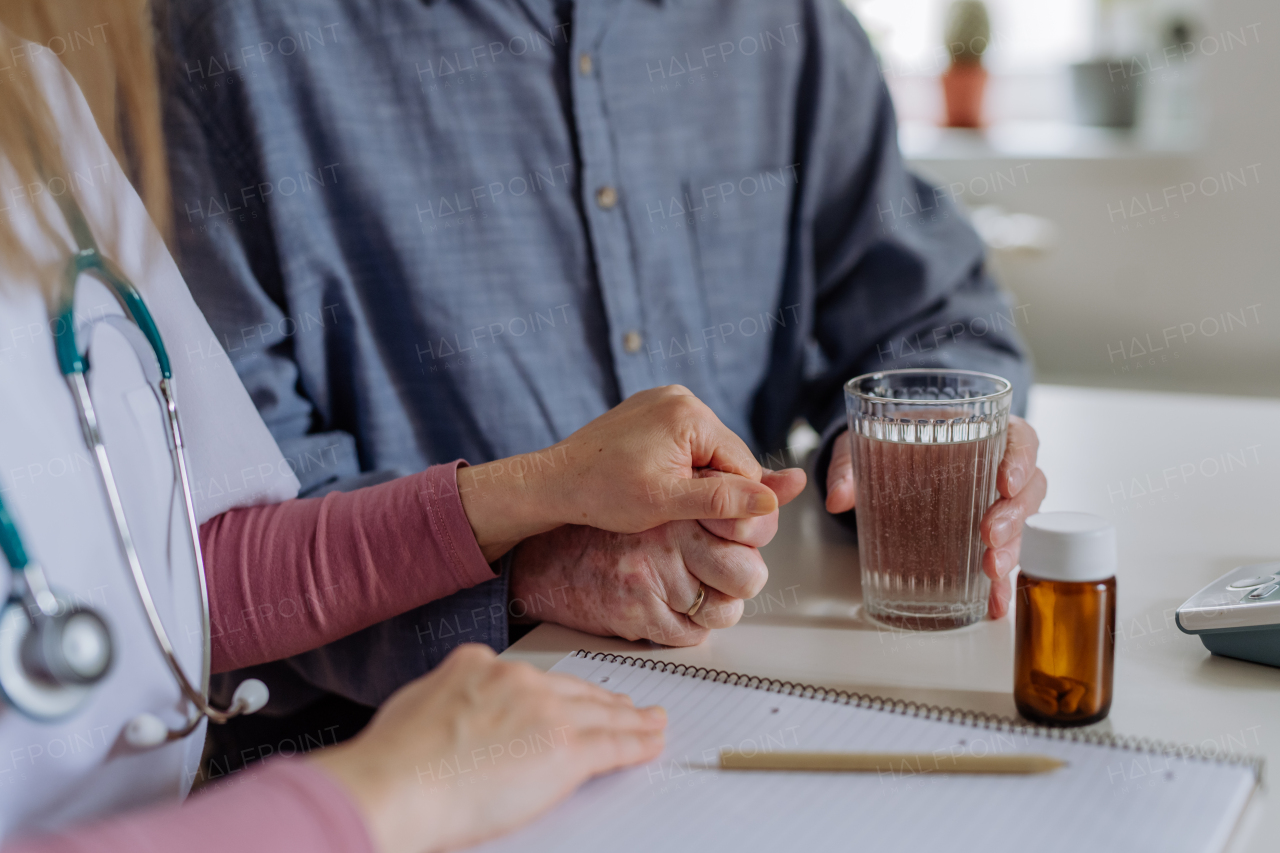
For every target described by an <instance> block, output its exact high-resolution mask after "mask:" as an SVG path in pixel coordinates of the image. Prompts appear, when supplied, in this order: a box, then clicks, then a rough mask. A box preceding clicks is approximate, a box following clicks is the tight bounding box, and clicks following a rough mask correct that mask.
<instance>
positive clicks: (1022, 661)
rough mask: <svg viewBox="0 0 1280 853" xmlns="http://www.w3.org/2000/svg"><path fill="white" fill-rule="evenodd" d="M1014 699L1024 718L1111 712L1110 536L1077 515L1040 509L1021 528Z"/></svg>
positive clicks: (1091, 718)
mask: <svg viewBox="0 0 1280 853" xmlns="http://www.w3.org/2000/svg"><path fill="white" fill-rule="evenodd" d="M1021 567H1022V571H1021V573H1020V574H1019V576H1018V588H1017V592H1016V594H1015V596H1016V609H1017V626H1016V629H1015V631H1016V640H1015V643H1014V663H1013V698H1014V701H1015V702H1016V703H1017V706H1018V712H1019V713H1021V714H1022V716H1024V717H1026V718H1027V719H1028V720H1032V721H1033V722H1037V723H1042V724H1046V725H1051V726H1084V725H1088V724H1089V723H1096V722H1097V721H1098V720H1101V719H1102V718H1103V717H1105V716H1107V714H1108V712H1110V710H1111V682H1112V672H1113V670H1114V666H1115V626H1116V532H1115V528H1114V527H1113V526H1112V525H1111V524H1110V522H1108V521H1106V520H1105V519H1102V518H1099V517H1097V516H1096V515H1089V514H1087V513H1083V512H1044V513H1040V514H1038V515H1033V516H1031V517H1030V518H1028V519H1027V523H1026V526H1025V527H1024V528H1023V531H1022V557H1021Z"/></svg>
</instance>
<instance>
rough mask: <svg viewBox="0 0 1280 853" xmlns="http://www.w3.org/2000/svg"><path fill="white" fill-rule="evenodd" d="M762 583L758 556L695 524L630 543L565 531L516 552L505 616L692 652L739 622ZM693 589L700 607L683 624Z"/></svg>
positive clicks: (592, 532)
mask: <svg viewBox="0 0 1280 853" xmlns="http://www.w3.org/2000/svg"><path fill="white" fill-rule="evenodd" d="M768 578H769V570H768V569H766V568H765V564H764V559H763V558H762V557H761V556H760V552H759V551H758V550H756V549H755V548H753V547H750V546H747V545H742V544H739V543H737V542H730V541H728V540H726V539H722V538H720V537H719V536H715V535H712V534H711V533H708V532H707V531H706V530H705V529H704V528H703V527H702V525H700V524H699V523H698V522H696V521H673V522H670V523H668V524H664V525H662V526H660V527H655V528H653V529H651V530H646V531H644V532H643V533H637V534H630V535H628V534H622V533H610V532H607V531H603V530H596V529H594V528H591V527H581V526H572V525H570V526H565V527H560V528H557V529H556V530H552V531H551V532H549V533H544V534H542V535H540V536H535V537H533V538H531V539H527V540H525V541H524V542H523V543H521V545H520V548H519V550H517V551H516V554H515V559H514V564H513V566H512V572H511V603H510V609H509V612H510V613H511V614H512V616H514V617H516V618H525V619H529V620H536V621H542V622H557V623H559V624H561V625H565V626H567V627H569V628H576V629H578V630H579V631H587V632H589V633H592V634H600V635H604V636H619V637H622V638H624V639H627V640H641V639H644V640H652V641H653V642H656V643H662V644H663V645H668V646H691V645H695V644H697V643H699V642H701V641H702V640H703V639H704V638H705V637H706V636H707V634H708V633H709V632H710V630H711V629H713V628H728V627H729V626H731V625H733V624H735V623H737V621H738V619H739V618H741V616H742V608H743V603H742V602H743V599H746V598H751V597H753V596H755V594H756V593H758V592H759V591H760V590H761V589H762V588H763V587H764V584H765V581H767V580H768ZM699 583H702V584H705V585H706V588H707V594H706V598H705V599H704V600H703V603H702V606H701V607H699V608H698V612H697V613H696V614H694V616H693V618H690V617H688V616H686V615H685V614H686V612H687V611H688V610H689V608H690V607H691V606H692V605H693V602H694V600H695V599H696V597H697V594H698V584H699Z"/></svg>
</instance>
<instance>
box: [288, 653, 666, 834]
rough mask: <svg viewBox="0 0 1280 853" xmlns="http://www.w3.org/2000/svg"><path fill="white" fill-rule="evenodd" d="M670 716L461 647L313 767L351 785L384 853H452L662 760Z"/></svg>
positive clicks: (574, 680) (316, 757)
mask: <svg viewBox="0 0 1280 853" xmlns="http://www.w3.org/2000/svg"><path fill="white" fill-rule="evenodd" d="M665 725H666V713H665V712H664V711H663V710H662V709H661V708H657V707H653V708H644V709H637V708H635V707H634V706H633V705H632V703H631V700H630V698H628V697H627V696H625V695H621V694H615V693H610V692H609V691H607V690H603V689H601V688H599V687H597V686H595V685H593V684H588V683H587V682H585V681H582V680H581V679H578V678H573V677H571V676H567V675H560V674H556V673H543V672H539V671H537V670H536V669H534V668H533V667H531V666H529V665H528V664H523V663H514V662H511V661H503V660H498V659H497V658H495V657H494V654H493V652H492V651H491V650H490V649H489V648H488V647H487V646H478V645H466V646H460V647H459V648H457V649H455V650H454V651H453V653H452V654H450V655H449V657H447V658H445V660H444V662H443V663H442V664H440V666H438V667H436V669H435V670H433V671H432V672H431V673H430V674H429V675H426V676H424V677H422V678H419V679H418V680H416V681H413V682H411V683H410V684H408V685H406V686H405V687H403V688H401V689H400V690H399V691H397V692H396V693H395V695H393V696H392V697H391V698H390V699H388V700H387V702H386V703H385V704H384V705H383V706H382V708H381V709H379V711H378V713H377V715H375V716H374V718H373V721H372V722H371V723H370V724H369V726H368V727H367V728H366V729H365V730H364V731H362V732H361V733H360V734H359V735H357V736H356V737H355V738H354V739H352V740H350V741H347V742H346V743H344V744H341V745H339V746H335V747H330V748H328V749H324V750H320V751H319V752H316V753H314V754H313V755H312V756H311V757H310V759H309V760H311V761H314V762H315V763H316V764H318V765H319V766H320V767H321V768H322V769H323V770H325V771H327V772H328V773H330V774H331V775H332V776H334V777H335V778H336V779H337V780H338V781H339V783H341V784H342V785H343V786H345V787H346V788H347V790H348V791H349V792H350V793H351V795H352V798H353V800H354V801H355V802H356V805H357V807H358V808H359V809H360V811H361V813H362V815H363V817H364V819H365V824H366V826H367V827H368V828H369V832H370V835H371V836H372V838H373V841H374V844H375V846H376V847H377V849H378V851H379V853H421V851H427V850H433V851H434V850H446V849H447V850H452V849H455V848H458V847H465V846H470V845H472V844H475V843H477V842H479V841H482V840H484V839H486V838H491V837H493V836H495V835H500V834H502V833H504V832H507V831H509V830H511V829H513V828H515V827H517V826H519V825H521V824H523V823H526V822H527V821H529V820H531V819H533V818H534V817H535V816H537V815H538V814H540V813H542V812H544V811H546V810H547V809H548V808H550V807H551V806H552V805H553V804H555V803H556V802H557V801H559V800H561V799H563V798H564V797H566V796H567V795H568V794H569V793H571V792H572V791H573V790H574V789H575V788H577V787H578V786H579V785H580V784H582V783H583V782H584V781H586V780H587V779H589V778H591V777H592V776H595V775H596V774H599V773H606V772H608V771H611V770H615V769H617V768H619V767H625V766H628V765H631V764H639V763H642V762H645V761H651V760H652V759H654V758H656V757H657V756H658V755H659V754H660V753H661V752H662V745H663V735H662V733H663V728H664V727H665Z"/></svg>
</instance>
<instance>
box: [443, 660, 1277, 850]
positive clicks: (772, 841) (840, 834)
mask: <svg viewBox="0 0 1280 853" xmlns="http://www.w3.org/2000/svg"><path fill="white" fill-rule="evenodd" d="M553 671H555V672H564V673H570V674H572V675H577V676H579V677H581V678H584V679H586V680H588V681H591V682H593V683H595V684H599V685H601V686H603V687H605V688H607V689H609V690H613V691H615V692H619V693H627V694H629V695H630V696H631V697H632V699H634V700H635V703H636V704H637V705H652V704H659V705H662V706H663V707H665V708H666V709H667V715H668V728H667V741H666V749H665V750H664V752H663V754H662V756H661V758H660V759H658V760H657V761H654V762H652V763H650V764H648V765H644V766H641V767H635V768H630V769H627V770H623V771H620V772H617V773H613V774H611V775H608V776H604V777H600V778H597V779H593V780H592V781H590V782H588V783H587V784H586V785H584V786H583V787H582V788H581V789H580V790H578V791H577V793H575V794H574V795H573V796H571V797H570V798H569V799H568V800H566V801H565V802H564V803H562V804H560V805H559V806H557V807H556V808H554V809H553V810H552V811H551V812H549V813H548V814H546V815H544V816H542V817H541V818H539V819H538V820H537V821H535V822H534V823H533V824H531V825H529V826H527V827H524V828H523V829H520V830H518V831H517V832H515V833H514V834H512V835H510V836H507V837H505V838H501V839H497V840H495V841H491V842H488V843H487V844H484V845H482V846H481V847H479V848H477V849H480V850H484V851H511V853H539V851H557V853H560V851H583V853H586V852H587V851H590V853H601V851H635V853H655V852H656V851H662V853H678V851H685V850H687V851H691V852H692V851H697V853H706V851H719V850H728V851H734V853H738V851H751V850H767V851H780V850H808V849H813V850H817V849H841V850H844V849H849V850H852V849H856V850H865V851H917V850H919V851H929V850H936V851H943V850H945V851H957V850H959V851H970V850H972V851H981V853H1000V851H1009V853H1027V851H1034V853H1052V851H1063V853H1079V851H1082V850H1085V851H1090V853H1097V851H1117V853H1137V851H1159V853H1178V852H1179V851H1185V853H1210V851H1217V850H1220V849H1221V848H1222V847H1223V846H1224V845H1225V843H1226V841H1227V839H1228V837H1229V836H1230V833H1231V830H1232V828H1233V827H1234V825H1235V823H1236V821H1237V819H1238V818H1239V815H1240V812H1241V811H1242V810H1243V808H1244V806H1245V804H1246V803H1247V801H1248V799H1249V795H1250V793H1251V792H1252V790H1253V787H1254V784H1255V776H1254V771H1253V769H1252V768H1251V767H1249V766H1243V765H1231V764H1225V763H1219V762H1212V761H1207V760H1203V759H1196V758H1191V759H1183V758H1174V757H1165V756H1159V755H1152V754H1146V753H1141V752H1135V751H1131V750H1121V749H1118V748H1115V747H1107V746H1099V745H1091V744H1081V743H1071V742H1069V741H1060V740H1055V739H1052V738H1046V737H1041V736H1034V735H1032V736H1028V735H1024V734H1010V733H1001V732H996V731H990V730H986V729H983V728H979V727H974V726H970V725H964V724H962V723H949V722H941V721H937V720H927V719H919V718H915V717H910V716H906V715H903V714H897V713H892V712H888V711H880V710H872V709H866V708H858V707H854V706H849V705H842V704H838V703H834V702H829V701H828V702H823V701H819V700H816V699H806V698H802V697H799V696H785V695H779V694H776V693H770V692H767V691H764V690H755V689H752V688H749V687H739V686H734V685H729V684H717V683H714V682H709V681H704V680H702V679H700V678H693V677H689V676H684V675H675V674H671V673H663V672H656V671H654V670H651V669H644V668H641V667H638V666H631V665H629V664H624V663H616V662H612V663H611V662H604V661H598V660H591V659H589V658H583V657H573V656H570V657H567V658H565V659H564V660H562V661H560V663H558V664H556V666H555V667H554V670H553ZM541 748H543V749H545V748H548V747H547V745H546V744H545V743H543V744H542V745H541ZM550 748H554V747H550ZM722 748H732V749H736V750H739V751H742V752H751V751H752V750H766V751H786V750H811V751H821V750H828V751H868V752H919V753H930V752H933V751H934V750H948V749H954V750H956V751H957V752H958V751H960V750H964V751H967V752H968V753H969V754H976V755H982V754H986V753H1028V752H1031V753H1038V754H1043V755H1052V756H1055V757H1058V758H1061V759H1064V760H1065V761H1067V762H1068V766H1067V767H1065V768H1063V769H1061V770H1057V771H1054V772H1052V773H1047V774H1039V775H1027V776H1021V775H1020V776H1012V775H1011V776H978V775H972V776H962V775H945V774H939V773H926V774H915V775H909V774H875V773H795V772H770V771H754V770H753V771H727V770H719V769H715V765H716V764H717V762H718V758H719V753H720V750H721V749H722ZM483 775H484V774H483V769H482V768H479V769H478V771H477V777H483ZM461 781H462V782H463V783H466V782H467V781H468V780H466V779H465V778H463V779H462V780H461ZM476 781H477V782H480V784H481V785H483V781H481V779H480V778H477V779H476ZM453 782H455V780H451V779H441V780H438V781H436V782H430V781H424V784H440V785H447V784H450V783H453Z"/></svg>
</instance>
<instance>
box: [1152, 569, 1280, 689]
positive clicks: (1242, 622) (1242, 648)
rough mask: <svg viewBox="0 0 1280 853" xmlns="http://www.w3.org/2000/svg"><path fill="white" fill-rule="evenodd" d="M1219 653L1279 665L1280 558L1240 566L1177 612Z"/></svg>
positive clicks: (1181, 624)
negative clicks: (1277, 560)
mask: <svg viewBox="0 0 1280 853" xmlns="http://www.w3.org/2000/svg"><path fill="white" fill-rule="evenodd" d="M1174 618H1175V620H1176V621H1177V623H1178V627H1179V628H1180V629H1182V631H1183V632H1184V633H1187V634H1194V635H1196V636H1197V637H1199V638H1200V641H1201V642H1202V643H1204V647H1205V648H1206V649H1208V650H1209V651H1211V652H1213V653H1214V654H1215V655H1224V656H1226V657H1230V658H1239V659H1240V660H1247V661H1253V662H1254V663H1264V664H1267V665H1268V666H1280V562H1276V563H1251V564H1249V565H1247V566H1237V567H1236V568H1234V569H1232V570H1231V571H1229V572H1227V573H1226V574H1225V575H1223V576H1222V577H1220V578H1218V579H1217V580H1216V581H1214V582H1213V583H1211V584H1209V585H1208V586H1206V587H1205V588H1204V589H1202V590H1200V591H1199V592H1197V593H1196V594H1195V595H1193V596H1191V597H1190V598H1188V599H1187V600H1186V601H1185V602H1183V604H1182V606H1181V607H1179V608H1178V611H1177V613H1176V614H1175V616H1174Z"/></svg>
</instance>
